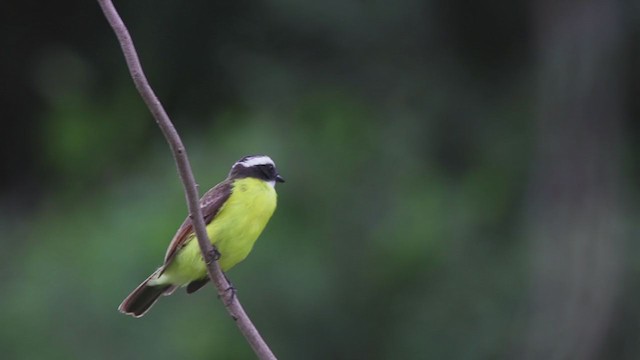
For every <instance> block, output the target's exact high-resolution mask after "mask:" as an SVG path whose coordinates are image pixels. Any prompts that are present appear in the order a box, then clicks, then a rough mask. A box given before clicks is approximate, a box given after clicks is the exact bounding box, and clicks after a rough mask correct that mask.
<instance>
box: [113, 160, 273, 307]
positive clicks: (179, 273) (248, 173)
mask: <svg viewBox="0 0 640 360" xmlns="http://www.w3.org/2000/svg"><path fill="white" fill-rule="evenodd" d="M283 182H284V179H283V178H282V177H281V176H280V174H279V173H278V170H277V169H276V165H275V163H274V162H273V160H272V159H271V158H270V157H269V156H266V155H250V156H244V157H242V158H241V159H240V160H238V161H236V162H235V163H234V164H233V166H232V167H231V171H230V172H229V175H228V176H227V178H226V179H225V180H223V181H222V182H220V183H219V184H217V185H216V186H214V187H213V188H211V189H210V190H209V191H207V192H206V193H205V194H204V195H203V196H202V198H201V199H200V208H201V209H202V215H203V217H204V221H205V224H206V228H207V235H208V237H209V240H210V241H211V243H212V244H213V245H214V246H215V247H216V250H217V255H219V256H218V263H219V265H220V268H221V269H222V271H227V270H229V269H231V268H232V267H233V266H235V265H236V264H238V263H239V262H240V261H242V260H244V259H245V258H246V257H247V255H249V253H250V252H251V249H252V248H253V245H254V244H255V241H256V240H257V239H258V237H259V236H260V234H261V233H262V230H264V228H265V226H266V225H267V222H268V221H269V219H270V218H271V216H272V215H273V213H274V211H275V209H276V204H277V194H276V191H275V185H276V183H283ZM208 281H209V277H208V275H207V271H206V266H205V263H204V261H203V259H202V253H201V252H200V247H199V246H198V241H197V239H196V238H195V235H194V230H193V225H192V223H191V219H190V218H189V217H187V218H186V219H185V220H184V222H183V223H182V225H181V226H180V227H179V228H178V231H177V232H176V234H175V235H174V236H173V239H172V240H171V243H170V244H169V247H168V248H167V252H166V254H165V257H164V263H163V264H162V266H160V267H159V268H158V269H157V270H156V271H155V272H153V274H151V275H150V276H149V277H148V278H147V279H146V280H145V281H143V282H142V283H141V284H140V285H138V287H136V288H135V289H134V290H133V291H132V292H131V293H130V294H129V295H128V296H127V297H126V298H125V299H124V300H123V301H122V303H121V304H120V306H119V307H118V310H119V311H120V312H121V313H123V314H126V315H131V316H133V317H136V318H138V317H141V316H143V315H144V314H146V313H147V311H149V309H150V308H151V306H153V305H154V304H155V303H156V301H157V300H158V298H159V297H160V296H161V295H171V294H172V293H173V292H174V291H175V290H176V289H177V288H179V287H183V286H186V288H187V289H186V290H187V293H189V294H191V293H193V292H195V291H197V290H198V289H200V288H201V287H202V286H204V285H205V284H206V283H207V282H208Z"/></svg>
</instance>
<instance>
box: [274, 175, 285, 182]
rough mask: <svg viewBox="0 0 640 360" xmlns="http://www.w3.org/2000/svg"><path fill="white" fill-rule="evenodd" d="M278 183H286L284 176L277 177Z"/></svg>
mask: <svg viewBox="0 0 640 360" xmlns="http://www.w3.org/2000/svg"><path fill="white" fill-rule="evenodd" d="M276 182H281V183H283V182H284V179H283V178H282V176H280V175H276Z"/></svg>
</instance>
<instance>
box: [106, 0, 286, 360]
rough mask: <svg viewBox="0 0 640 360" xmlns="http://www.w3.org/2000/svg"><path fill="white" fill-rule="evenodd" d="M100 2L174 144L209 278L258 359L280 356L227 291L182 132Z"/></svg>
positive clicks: (114, 15) (113, 14) (112, 13)
mask: <svg viewBox="0 0 640 360" xmlns="http://www.w3.org/2000/svg"><path fill="white" fill-rule="evenodd" d="M98 3H99V4H100V7H101V8H102V12H103V13H104V15H105V17H106V18H107V21H108V22H109V24H110V25H111V27H112V28H113V31H114V32H115V34H116V37H117V38H118V41H119V42H120V47H121V48H122V52H123V54H124V58H125V60H126V62H127V67H128V68H129V72H130V73H131V77H132V79H133V82H134V84H135V86H136V88H137V89H138V92H139V93H140V95H141V96H142V99H143V100H144V102H145V103H146V104H147V107H148V108H149V111H151V114H152V115H153V118H154V119H155V121H156V123H157V124H158V126H159V127H160V130H162V133H163V134H164V137H165V138H166V140H167V142H168V143H169V146H170V147H171V151H172V153H173V157H174V160H175V162H176V166H177V168H178V173H179V175H180V179H181V180H182V184H183V185H184V191H185V195H186V198H187V205H188V206H189V217H190V218H191V221H192V222H193V227H194V229H195V233H196V237H197V239H198V245H199V246H200V251H201V252H202V256H203V259H204V260H205V262H206V264H207V273H208V274H209V278H211V279H212V280H213V283H214V284H215V286H216V288H217V290H218V295H219V296H220V299H222V300H223V303H224V304H225V307H226V308H227V311H228V312H229V315H231V317H232V318H233V319H234V320H235V321H236V324H237V325H238V328H239V329H240V331H241V332H242V334H243V335H244V337H245V338H246V339H247V341H248V342H249V344H250V345H251V347H252V348H253V351H254V352H255V353H256V355H257V356H258V358H259V359H276V357H275V355H273V353H272V352H271V349H269V346H268V345H267V344H266V343H265V341H264V340H263V339H262V337H261V336H260V333H258V330H257V329H256V327H255V326H254V325H253V323H252V322H251V320H250V319H249V317H248V316H247V314H246V313H245V311H244V309H243V307H242V305H241V304H240V301H239V300H238V297H237V296H235V295H234V294H233V292H229V291H226V290H227V289H229V288H230V284H229V282H228V281H227V279H226V278H225V276H224V274H223V273H222V270H221V269H220V265H218V262H217V261H215V260H214V254H215V248H214V247H213V245H212V244H211V242H210V241H209V237H208V236H207V231H206V227H205V223H204V219H203V217H202V211H201V209H200V203H199V195H198V190H197V187H196V182H195V179H194V177H193V172H192V171H191V165H190V163H189V159H188V157H187V151H186V149H185V148H184V145H183V144H182V140H180V136H179V135H178V132H177V131H176V129H175V127H174V126H173V124H172V123H171V120H170V119H169V116H168V115H167V113H166V112H165V110H164V108H163V107H162V105H161V104H160V101H159V100H158V98H157V97H156V95H155V93H154V92H153V89H151V86H150V85H149V82H148V81H147V78H146V76H145V75H144V72H143V70H142V65H140V60H139V59H138V54H137V53H136V50H135V47H134V45H133V41H132V40H131V36H130V35H129V31H128V30H127V28H126V26H125V25H124V22H123V21H122V19H121V18H120V15H118V12H117V11H116V9H115V7H114V6H113V3H112V2H111V0H98Z"/></svg>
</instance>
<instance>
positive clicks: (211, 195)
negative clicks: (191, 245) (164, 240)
mask: <svg viewBox="0 0 640 360" xmlns="http://www.w3.org/2000/svg"><path fill="white" fill-rule="evenodd" d="M229 195H231V181H228V180H225V181H223V182H221V183H220V184H218V185H216V186H215V187H213V188H212V189H211V190H209V191H207V192H206V193H205V194H204V196H202V198H201V199H200V208H201V209H202V216H203V217H204V222H205V224H209V223H210V222H211V220H213V218H214V217H215V216H216V215H217V214H218V211H220V208H221V207H222V204H224V202H225V201H227V199H228V198H229ZM192 234H193V225H192V224H191V219H190V218H189V217H188V216H187V218H186V219H185V220H184V222H183V223H182V225H180V228H179V229H178V231H177V232H176V234H175V235H174V236H173V240H171V244H169V248H168V249H167V254H166V255H165V256H164V266H165V267H166V266H167V265H169V263H170V262H171V260H173V257H174V256H175V254H176V253H177V252H178V250H180V249H181V248H182V247H183V246H184V245H186V243H187V241H188V240H189V239H191V238H192Z"/></svg>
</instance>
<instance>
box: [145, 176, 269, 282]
mask: <svg viewBox="0 0 640 360" xmlns="http://www.w3.org/2000/svg"><path fill="white" fill-rule="evenodd" d="M231 191H232V192H231V196H229V198H228V199H227V201H226V202H225V204H224V205H223V206H222V208H221V209H220V211H219V212H218V214H217V215H216V217H215V218H214V220H213V221H211V222H210V223H209V225H207V234H208V235H209V239H210V240H211V243H212V244H214V245H215V246H216V247H217V248H218V251H219V252H220V254H221V256H220V260H218V261H219V264H220V267H221V268H222V270H223V271H227V270H229V269H231V268H232V267H233V266H234V265H236V264H237V263H239V262H240V261H242V260H244V258H246V257H247V255H249V252H251V249H252V248H253V244H254V243H255V241H256V239H258V236H260V233H262V230H264V228H265V226H266V225H267V222H268V221H269V219H270V218H271V215H272V214H273V212H274V210H275V208H276V202H277V199H276V198H277V196H276V192H275V190H274V188H273V187H272V186H271V185H269V184H267V183H266V182H264V181H262V180H258V179H254V178H244V179H239V180H236V181H235V182H234V185H233V188H232V190H231ZM191 237H192V238H191V239H190V240H189V241H188V243H187V244H186V245H185V246H184V247H183V248H182V249H181V250H180V251H179V252H178V254H177V255H176V257H175V258H174V259H173V261H172V262H171V264H170V265H169V266H168V267H167V269H166V270H165V272H164V273H163V274H162V276H161V277H160V278H159V279H158V280H157V281H156V284H173V285H185V284H187V283H189V282H191V281H193V280H197V279H202V278H204V277H205V275H206V269H205V266H204V262H203V261H202V256H201V253H200V248H199V247H198V242H197V241H196V240H195V238H194V237H193V235H191Z"/></svg>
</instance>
